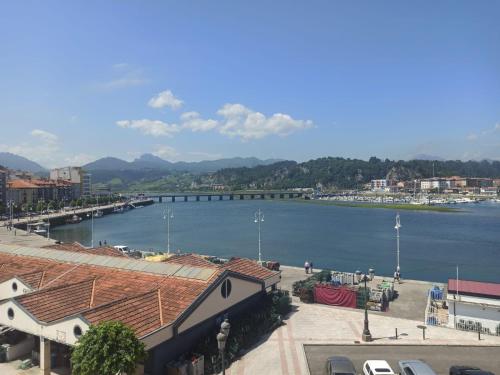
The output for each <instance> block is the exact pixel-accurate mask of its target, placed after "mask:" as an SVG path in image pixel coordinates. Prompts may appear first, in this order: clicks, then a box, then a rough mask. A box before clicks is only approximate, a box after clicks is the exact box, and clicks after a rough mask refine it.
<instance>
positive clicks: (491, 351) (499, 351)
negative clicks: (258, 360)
mask: <svg viewBox="0 0 500 375" xmlns="http://www.w3.org/2000/svg"><path fill="white" fill-rule="evenodd" d="M305 352H306V357H307V363H308V365H309V370H310V372H311V375H320V374H321V375H324V374H326V372H325V363H326V360H327V358H328V357H330V356H333V355H343V356H346V357H349V358H350V359H351V361H352V362H353V363H354V366H355V367H356V370H357V371H358V373H359V374H361V373H362V365H363V363H364V361H366V360H368V359H384V360H386V361H387V362H389V364H390V365H391V367H392V369H393V370H394V371H395V372H396V373H399V367H398V366H397V363H398V361H400V360H402V359H420V360H423V361H425V362H427V363H428V364H429V365H430V366H431V368H432V369H433V370H434V371H435V372H436V373H437V374H438V375H448V374H449V368H450V366H452V365H469V366H476V367H479V368H481V369H482V370H488V371H492V372H493V373H494V374H496V375H500V347H477V346H474V347H471V346H431V345H425V346H414V345H339V346H337V345H305Z"/></svg>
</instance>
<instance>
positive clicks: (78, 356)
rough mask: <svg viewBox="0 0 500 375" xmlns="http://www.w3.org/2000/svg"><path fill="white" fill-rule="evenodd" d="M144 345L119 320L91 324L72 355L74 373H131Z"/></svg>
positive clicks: (141, 354) (144, 355) (142, 358)
mask: <svg viewBox="0 0 500 375" xmlns="http://www.w3.org/2000/svg"><path fill="white" fill-rule="evenodd" d="M145 357H146V350H145V349H144V344H143V343H142V342H141V341H140V340H139V339H138V338H137V337H136V336H135V334H134V331H132V330H131V329H130V328H129V327H127V326H126V325H125V324H123V323H121V322H103V323H99V324H98V325H95V326H91V327H90V329H89V330H88V331H87V332H86V333H85V334H84V335H83V336H82V337H81V338H80V339H79V340H78V343H77V345H76V347H75V348H74V349H73V353H72V354H71V361H72V364H73V370H72V374H74V375H95V374H99V375H116V374H123V373H127V374H133V373H134V370H135V368H136V366H137V363H138V362H140V361H142V360H144V359H145Z"/></svg>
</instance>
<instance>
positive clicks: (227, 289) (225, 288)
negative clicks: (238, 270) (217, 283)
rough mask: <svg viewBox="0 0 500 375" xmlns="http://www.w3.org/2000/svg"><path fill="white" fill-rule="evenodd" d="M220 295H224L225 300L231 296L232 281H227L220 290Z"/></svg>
mask: <svg viewBox="0 0 500 375" xmlns="http://www.w3.org/2000/svg"><path fill="white" fill-rule="evenodd" d="M220 293H221V294H222V297H223V298H228V297H229V296H230V294H231V280H229V279H226V280H224V282H223V283H222V287H221V289H220Z"/></svg>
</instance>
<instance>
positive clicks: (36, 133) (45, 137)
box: [30, 129, 58, 143]
mask: <svg viewBox="0 0 500 375" xmlns="http://www.w3.org/2000/svg"><path fill="white" fill-rule="evenodd" d="M30 134H31V135H32V136H33V137H36V138H38V139H40V141H42V142H45V143H56V142H57V141H58V137H57V135H55V134H52V133H49V132H47V131H45V130H40V129H33V130H32V131H31V133H30Z"/></svg>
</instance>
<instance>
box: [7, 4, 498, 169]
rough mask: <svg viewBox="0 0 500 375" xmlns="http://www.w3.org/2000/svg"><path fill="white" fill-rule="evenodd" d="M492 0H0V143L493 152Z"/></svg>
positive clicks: (134, 150) (54, 157)
mask: <svg viewBox="0 0 500 375" xmlns="http://www.w3.org/2000/svg"><path fill="white" fill-rule="evenodd" d="M499 14H500V2H498V1H489V0H483V1H421V2H401V1H377V2H374V1H356V2H348V1H330V0H328V1H281V0H273V1H261V0H252V1H234V0H230V1H225V0H224V1H221V0H213V1H175V2H174V1H132V0H130V1H128V0H127V1H105V0H101V1H89V0H87V1H80V2H79V1H57V2H56V1H49V0H46V1H14V0H12V1H2V3H1V5H0V101H1V103H2V105H1V106H0V151H8V152H12V153H16V154H19V155H22V156H25V157H28V158H30V159H32V160H34V161H37V162H39V163H41V164H42V165H44V166H46V167H54V166H63V165H81V164H85V163H87V162H90V161H93V160H95V159H97V158H100V157H104V156H114V157H119V158H122V159H126V160H133V159H134V158H136V157H138V156H139V155H141V154H143V153H153V154H155V155H157V156H160V157H162V158H164V159H167V160H171V161H179V160H185V161H197V160H207V159H218V158H225V157H235V156H242V157H248V156H256V157H259V158H262V159H267V158H282V159H293V160H297V161H304V160H309V159H313V158H317V157H323V156H342V157H350V158H361V159H368V158H369V157H370V156H377V157H379V158H390V159H410V158H413V157H415V156H422V155H431V156H434V157H440V158H446V159H462V160H469V159H483V158H487V159H498V160H500V22H498V15H499Z"/></svg>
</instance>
